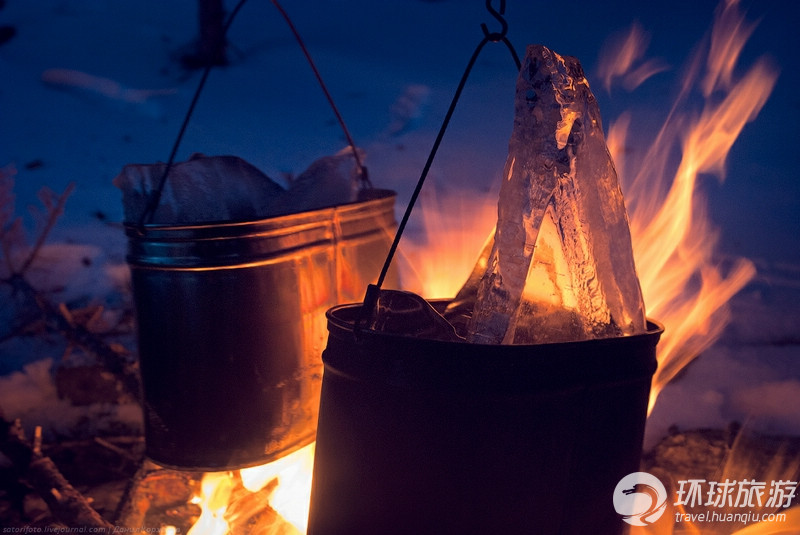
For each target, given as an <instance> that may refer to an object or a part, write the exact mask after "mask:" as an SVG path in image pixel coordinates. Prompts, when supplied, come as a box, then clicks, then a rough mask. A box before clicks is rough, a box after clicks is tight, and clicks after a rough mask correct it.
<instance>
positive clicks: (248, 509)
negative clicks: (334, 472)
mask: <svg viewBox="0 0 800 535" xmlns="http://www.w3.org/2000/svg"><path fill="white" fill-rule="evenodd" d="M314 447H315V443H313V442H312V443H311V444H309V445H308V446H305V447H303V448H300V449H299V450H297V451H295V452H293V453H290V454H289V455H286V456H285V457H281V458H280V459H278V460H276V461H273V462H271V463H267V464H263V465H260V466H254V467H252V468H243V469H241V470H237V471H234V472H230V471H228V472H209V473H206V474H204V475H203V480H202V482H201V494H200V495H199V496H197V497H196V498H195V500H193V502H194V503H196V504H197V505H199V506H200V508H201V514H200V517H199V518H198V519H197V521H196V522H195V524H194V525H193V526H192V528H191V529H190V530H189V532H188V535H227V534H234V533H242V532H244V531H245V528H248V529H249V530H250V531H249V532H251V533H256V532H258V533H274V534H276V535H277V534H280V535H300V534H302V533H305V532H306V527H307V522H308V508H309V503H310V497H311V475H312V469H313V465H314ZM267 506H268V507H269V509H270V511H271V512H274V514H264V510H266V509H267ZM254 525H257V526H259V528H261V531H254V530H253V526H254Z"/></svg>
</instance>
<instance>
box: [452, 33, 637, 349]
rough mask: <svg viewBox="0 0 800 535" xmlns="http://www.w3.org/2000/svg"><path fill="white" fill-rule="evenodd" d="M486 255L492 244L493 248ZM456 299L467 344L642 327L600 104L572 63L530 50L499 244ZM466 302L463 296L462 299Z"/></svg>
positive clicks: (519, 92) (558, 338)
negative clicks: (466, 307)
mask: <svg viewBox="0 0 800 535" xmlns="http://www.w3.org/2000/svg"><path fill="white" fill-rule="evenodd" d="M487 251H488V249H487ZM481 262H485V263H486V264H485V265H486V269H485V271H484V273H483V276H482V277H480V280H479V282H478V281H476V279H477V277H470V280H469V281H468V282H467V284H466V285H465V287H464V288H462V290H461V292H459V296H457V299H456V301H457V302H458V303H459V306H461V307H462V308H463V298H465V297H467V298H468V297H470V296H471V295H474V296H475V297H474V307H473V309H472V314H471V318H470V319H469V322H468V325H467V339H468V340H469V341H471V342H476V343H490V344H499V343H505V344H529V343H546V342H564V341H571V340H583V339H591V338H605V337H611V336H621V335H629V334H635V333H638V332H644V330H645V325H646V321H645V313H644V303H643V302H642V294H641V289H640V287H639V281H638V278H637V276H636V269H635V266H634V260H633V251H632V247H631V237H630V230H629V226H628V217H627V213H626V211H625V206H624V203H623V198H622V192H621V189H620V186H619V183H618V180H617V174H616V171H615V169H614V163H613V161H612V160H611V156H610V154H609V152H608V149H607V147H606V143H605V137H604V135H603V129H602V123H601V119H600V111H599V109H598V105H597V101H596V100H595V98H594V95H592V92H591V91H590V89H589V84H588V82H587V81H586V78H585V76H584V73H583V69H582V67H581V65H580V63H579V62H578V60H577V59H575V58H572V57H569V56H561V55H559V54H557V53H555V52H553V51H551V50H549V49H547V48H546V47H544V46H541V45H531V46H529V47H528V48H527V53H526V57H525V60H524V62H523V66H522V69H521V71H520V75H519V78H518V80H517V87H516V97H515V119H514V128H513V132H512V135H511V140H510V142H509V154H508V159H507V161H506V165H505V180H503V184H502V186H501V188H500V198H499V202H498V218H497V227H496V231H495V237H494V245H493V247H492V248H491V251H490V252H486V253H485V255H484V258H482V259H480V260H479V264H480V263H481ZM459 300H461V301H459Z"/></svg>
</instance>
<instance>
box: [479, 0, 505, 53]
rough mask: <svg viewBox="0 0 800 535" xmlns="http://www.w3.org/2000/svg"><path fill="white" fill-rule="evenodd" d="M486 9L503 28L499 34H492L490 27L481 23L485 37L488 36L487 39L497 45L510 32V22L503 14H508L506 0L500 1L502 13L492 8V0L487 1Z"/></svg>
mask: <svg viewBox="0 0 800 535" xmlns="http://www.w3.org/2000/svg"><path fill="white" fill-rule="evenodd" d="M486 9H488V10H489V13H490V14H491V15H492V16H493V17H494V18H495V19H497V21H498V22H499V23H500V24H501V25H502V26H503V28H502V29H501V30H500V31H499V32H490V31H489V27H488V26H486V24H485V23H481V30H483V35H484V36H486V39H488V40H489V41H492V42H494V43H496V42H497V41H501V40H503V38H504V37H505V36H506V33H507V32H508V22H506V19H504V18H503V14H504V13H505V12H506V0H500V11H497V10H496V9H495V8H493V7H492V0H486Z"/></svg>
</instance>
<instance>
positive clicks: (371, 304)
mask: <svg viewBox="0 0 800 535" xmlns="http://www.w3.org/2000/svg"><path fill="white" fill-rule="evenodd" d="M486 9H488V10H489V13H490V14H491V15H492V17H494V18H495V19H497V20H498V21H499V22H500V24H501V26H502V27H501V29H500V31H499V32H490V31H489V28H488V27H487V26H486V24H481V30H482V31H483V39H481V42H480V43H478V46H477V47H476V48H475V51H474V52H473V53H472V57H470V59H469V62H467V67H466V69H465V70H464V74H463V75H462V76H461V80H460V81H459V83H458V87H457V88H456V92H455V94H454V95H453V100H452V101H451V102H450V107H449V109H448V110H447V113H446V114H445V116H444V120H443V122H442V126H441V127H440V128H439V133H438V135H437V136H436V140H435V141H434V142H433V148H432V149H431V152H430V154H429V155H428V160H427V161H426V162H425V166H424V167H423V169H422V174H421V175H420V177H419V180H418V181H417V186H416V187H415V188H414V192H413V193H412V194H411V199H410V200H409V201H408V206H406V210H405V213H404V214H403V218H402V219H401V220H400V223H399V225H398V226H397V233H396V234H395V236H394V241H393V242H392V245H391V247H390V248H389V253H388V254H387V256H386V261H385V262H384V264H383V268H382V269H381V273H380V276H379V277H378V281H377V282H376V283H375V284H370V285H369V286H367V292H366V295H365V296H364V304H363V306H362V309H361V316H362V317H361V320H360V321H359V322H358V324H359V325H363V321H364V320H366V319H368V315H369V314H370V313H371V312H372V310H374V309H375V305H376V303H377V300H378V296H379V295H380V289H381V286H382V285H383V281H384V280H385V279H386V274H387V273H388V272H389V267H390V266H391V263H392V260H393V259H394V255H395V253H396V252H397V246H398V244H399V243H400V238H401V237H402V235H403V231H404V230H405V228H406V225H407V224H408V220H409V218H410V217H411V210H413V208H414V205H415V204H416V202H417V198H418V197H419V194H420V192H421V191H422V186H423V184H424V183H425V179H426V178H427V176H428V172H429V171H430V168H431V165H432V164H433V159H434V158H435V157H436V152H437V151H438V150H439V145H440V144H441V142H442V139H443V138H444V133H445V131H446V130H447V127H448V125H449V124H450V119H451V118H452V117H453V112H455V109H456V105H457V104H458V99H459V98H460V97H461V92H462V91H463V90H464V86H465V85H466V83H467V79H468V78H469V75H470V73H471V72H472V67H473V66H474V65H475V62H476V61H477V59H478V56H479V55H480V53H481V50H483V47H484V46H485V45H486V44H487V43H490V42H491V43H497V42H501V41H502V42H503V43H504V44H505V45H506V47H507V48H508V50H509V52H510V53H511V56H512V58H513V59H514V63H515V65H516V66H517V71H519V70H520V69H521V68H522V64H521V62H520V60H519V56H518V55H517V51H516V50H514V46H513V45H512V44H511V42H510V41H509V40H508V37H506V33H507V32H508V22H506V20H505V19H504V18H503V14H504V13H505V9H506V2H505V0H500V9H499V10H495V9H494V8H493V7H492V0H486Z"/></svg>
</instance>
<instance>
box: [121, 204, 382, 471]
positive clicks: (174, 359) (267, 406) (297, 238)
mask: <svg viewBox="0 0 800 535" xmlns="http://www.w3.org/2000/svg"><path fill="white" fill-rule="evenodd" d="M394 199H395V194H394V192H390V191H380V190H379V191H377V192H375V191H373V195H372V196H371V197H370V198H369V199H367V200H364V201H361V202H355V203H352V204H347V205H341V206H337V207H333V208H326V209H320V210H314V211H309V212H303V213H298V214H292V215H285V216H280V217H274V218H269V219H263V220H258V221H245V222H230V223H229V222H225V223H218V224H201V225H187V226H162V225H151V226H146V227H145V228H144V231H143V232H142V231H141V229H140V228H138V227H134V226H130V227H128V228H127V235H128V240H129V254H128V264H129V266H130V269H131V274H132V282H133V294H134V300H135V306H136V319H137V323H138V335H139V353H140V363H141V374H142V384H143V389H144V408H145V411H144V412H145V438H146V454H147V456H148V457H149V458H151V459H152V460H153V461H155V462H157V463H159V464H161V465H164V466H168V467H175V468H186V469H195V470H205V471H211V470H222V469H233V468H241V467H245V466H253V465H257V464H263V463H266V462H268V461H271V460H274V459H276V458H278V457H281V456H283V455H284V454H286V453H289V452H291V451H293V450H295V449H297V448H300V447H302V446H304V445H306V444H308V443H310V442H311V441H313V440H314V436H315V432H316V421H317V408H318V403H319V392H320V386H321V381H322V379H321V376H322V360H321V358H320V355H321V351H322V348H323V347H324V346H325V339H326V337H327V332H326V329H325V311H326V310H327V309H328V308H330V307H331V306H333V305H335V304H337V303H343V302H352V301H355V300H360V299H362V298H363V290H364V288H365V287H366V285H367V284H369V283H370V282H373V281H374V279H375V278H376V277H377V274H378V273H379V272H380V269H381V265H382V263H383V259H384V257H385V256H386V253H387V251H388V249H389V246H390V244H391V239H392V236H393V233H394V231H395V227H396V225H395V220H394Z"/></svg>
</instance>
